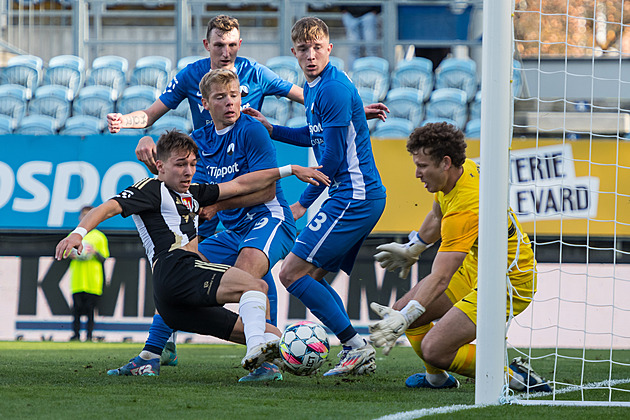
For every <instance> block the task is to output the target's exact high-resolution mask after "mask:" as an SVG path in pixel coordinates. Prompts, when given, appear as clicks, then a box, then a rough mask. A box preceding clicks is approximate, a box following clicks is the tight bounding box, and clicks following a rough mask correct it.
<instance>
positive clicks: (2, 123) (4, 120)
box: [0, 114, 16, 135]
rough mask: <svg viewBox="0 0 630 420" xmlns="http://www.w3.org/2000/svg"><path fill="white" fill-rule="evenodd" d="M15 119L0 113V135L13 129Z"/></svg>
mask: <svg viewBox="0 0 630 420" xmlns="http://www.w3.org/2000/svg"><path fill="white" fill-rule="evenodd" d="M15 126H16V124H15V120H14V119H13V118H11V117H9V116H8V115H4V114H0V135H3V134H11V133H13V130H15Z"/></svg>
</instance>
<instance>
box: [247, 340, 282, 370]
mask: <svg viewBox="0 0 630 420" xmlns="http://www.w3.org/2000/svg"><path fill="white" fill-rule="evenodd" d="M279 342H280V340H272V341H267V342H266V343H263V344H261V345H259V346H256V347H254V348H253V349H252V350H251V351H250V352H249V353H247V354H246V355H245V357H244V358H243V360H242V361H241V366H243V368H245V369H247V370H249V371H252V370H254V369H257V368H259V367H260V366H261V365H262V364H263V363H265V362H272V361H273V360H274V359H275V358H279V357H280V349H279V347H278V343H279Z"/></svg>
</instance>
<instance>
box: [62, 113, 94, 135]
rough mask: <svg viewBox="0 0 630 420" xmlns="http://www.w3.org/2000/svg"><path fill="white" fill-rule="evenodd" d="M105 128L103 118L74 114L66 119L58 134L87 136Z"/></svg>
mask: <svg viewBox="0 0 630 420" xmlns="http://www.w3.org/2000/svg"><path fill="white" fill-rule="evenodd" d="M104 129H105V120H103V119H99V118H96V117H92V116H90V115H75V116H74V117H70V118H68V119H67V120H66V124H65V126H64V127H63V128H62V129H61V130H60V131H59V134H65V135H70V136H89V135H92V134H101V133H102V132H103V130H104Z"/></svg>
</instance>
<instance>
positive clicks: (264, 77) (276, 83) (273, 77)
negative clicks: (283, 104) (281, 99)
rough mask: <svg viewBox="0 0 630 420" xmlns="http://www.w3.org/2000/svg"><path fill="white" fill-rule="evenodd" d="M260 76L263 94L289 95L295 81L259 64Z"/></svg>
mask: <svg viewBox="0 0 630 420" xmlns="http://www.w3.org/2000/svg"><path fill="white" fill-rule="evenodd" d="M257 71H258V77H259V80H260V81H261V83H262V87H263V89H262V90H263V95H264V96H270V95H279V96H287V95H288V94H289V91H290V90H291V88H292V87H293V83H291V82H287V81H286V80H284V79H282V78H281V77H280V76H278V75H277V74H276V73H274V72H273V71H272V70H270V69H269V68H267V67H265V66H262V65H259V66H258V69H257Z"/></svg>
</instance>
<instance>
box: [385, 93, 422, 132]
mask: <svg viewBox="0 0 630 420" xmlns="http://www.w3.org/2000/svg"><path fill="white" fill-rule="evenodd" d="M422 101H423V98H422V92H421V91H419V90H417V89H413V88H406V87H400V88H395V89H392V90H390V91H389V92H388V93H387V98H385V105H387V107H388V108H389V111H390V114H389V116H388V118H392V117H394V118H405V119H407V120H409V121H411V123H412V124H413V125H414V127H415V126H417V125H418V124H420V121H422V116H423V113H424V103H423V102H422Z"/></svg>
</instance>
